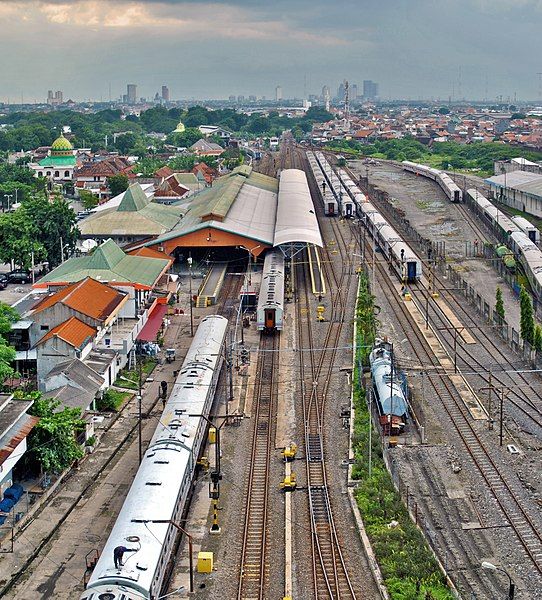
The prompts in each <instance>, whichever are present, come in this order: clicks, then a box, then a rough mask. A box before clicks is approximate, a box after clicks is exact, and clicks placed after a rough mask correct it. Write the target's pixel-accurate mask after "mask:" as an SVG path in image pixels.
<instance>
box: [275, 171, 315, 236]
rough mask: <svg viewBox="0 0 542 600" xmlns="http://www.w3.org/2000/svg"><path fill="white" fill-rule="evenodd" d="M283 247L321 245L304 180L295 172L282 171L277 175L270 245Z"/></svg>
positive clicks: (312, 205)
mask: <svg viewBox="0 0 542 600" xmlns="http://www.w3.org/2000/svg"><path fill="white" fill-rule="evenodd" d="M287 244H314V245H315V246H319V247H322V245H323V244H322V236H321V234H320V228H319V227H318V220H317V218H316V213H315V211H314V204H313V202H312V197H311V193H310V190H309V185H308V183H307V177H306V175H305V172H304V171H301V170H299V169H285V170H283V171H282V172H281V174H280V182H279V195H278V206H277V220H276V224H275V239H274V244H273V245H274V246H283V245H287Z"/></svg>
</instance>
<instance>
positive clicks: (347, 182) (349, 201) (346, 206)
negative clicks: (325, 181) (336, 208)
mask: <svg viewBox="0 0 542 600" xmlns="http://www.w3.org/2000/svg"><path fill="white" fill-rule="evenodd" d="M337 174H338V176H339V179H340V180H341V183H342V185H343V187H344V189H345V190H346V194H343V202H342V206H341V212H342V215H343V217H353V216H354V215H355V213H356V193H361V192H360V189H359V188H358V186H357V185H356V184H355V183H354V182H353V181H352V180H351V179H350V177H349V175H348V173H347V172H346V171H345V170H344V169H339V170H338V171H337Z"/></svg>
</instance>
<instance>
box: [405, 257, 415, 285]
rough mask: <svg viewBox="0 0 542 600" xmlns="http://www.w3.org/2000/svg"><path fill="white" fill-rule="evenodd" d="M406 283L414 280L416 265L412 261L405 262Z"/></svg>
mask: <svg viewBox="0 0 542 600" xmlns="http://www.w3.org/2000/svg"><path fill="white" fill-rule="evenodd" d="M406 275H407V281H415V280H416V263H415V262H414V261H412V260H411V261H409V262H407V274H406Z"/></svg>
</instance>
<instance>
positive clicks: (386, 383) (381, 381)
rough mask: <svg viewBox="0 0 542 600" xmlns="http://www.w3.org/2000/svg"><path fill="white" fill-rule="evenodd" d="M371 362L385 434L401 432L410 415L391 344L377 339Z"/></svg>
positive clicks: (370, 358)
mask: <svg viewBox="0 0 542 600" xmlns="http://www.w3.org/2000/svg"><path fill="white" fill-rule="evenodd" d="M369 363H370V365H371V376H372V379H373V389H374V392H375V395H376V400H377V405H378V413H379V415H380V424H381V425H382V428H383V429H384V433H385V434H397V433H400V432H401V431H402V430H403V429H404V426H405V421H406V419H407V416H408V403H407V401H406V394H405V390H404V389H403V386H402V379H401V378H400V377H399V373H398V372H397V371H396V369H395V366H394V365H393V364H392V354H391V351H390V346H389V344H386V343H384V342H380V341H379V340H377V344H376V345H375V347H374V349H373V351H372V352H371V354H370V355H369Z"/></svg>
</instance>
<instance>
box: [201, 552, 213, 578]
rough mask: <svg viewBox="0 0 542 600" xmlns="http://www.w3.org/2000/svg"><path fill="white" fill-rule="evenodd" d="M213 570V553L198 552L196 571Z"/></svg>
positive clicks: (208, 571)
mask: <svg viewBox="0 0 542 600" xmlns="http://www.w3.org/2000/svg"><path fill="white" fill-rule="evenodd" d="M212 572H213V553H212V552H198V573H212Z"/></svg>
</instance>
